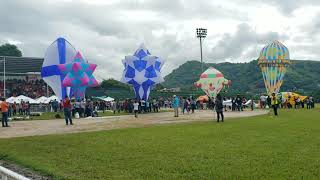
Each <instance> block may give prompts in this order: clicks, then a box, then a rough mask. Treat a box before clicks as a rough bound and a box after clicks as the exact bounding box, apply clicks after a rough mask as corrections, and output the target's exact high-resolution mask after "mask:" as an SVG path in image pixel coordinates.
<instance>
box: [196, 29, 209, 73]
mask: <svg viewBox="0 0 320 180" xmlns="http://www.w3.org/2000/svg"><path fill="white" fill-rule="evenodd" d="M196 32H197V38H199V39H200V58H201V73H202V72H203V63H202V39H204V38H205V37H206V36H207V29H204V28H197V30H196Z"/></svg>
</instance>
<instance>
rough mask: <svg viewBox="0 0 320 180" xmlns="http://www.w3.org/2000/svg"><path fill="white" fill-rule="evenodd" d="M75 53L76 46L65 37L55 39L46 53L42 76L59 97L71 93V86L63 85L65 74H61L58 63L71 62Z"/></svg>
mask: <svg viewBox="0 0 320 180" xmlns="http://www.w3.org/2000/svg"><path fill="white" fill-rule="evenodd" d="M75 55H76V50H75V48H74V47H73V46H72V45H71V44H70V43H69V42H68V41H67V40H66V39H64V38H58V39H57V40H55V41H54V42H53V43H52V44H51V45H50V46H49V47H48V48H47V51H46V53H45V56H44V61H43V65H42V70H41V76H42V79H43V80H44V81H45V82H46V83H47V84H48V85H49V86H50V87H51V89H52V90H53V92H54V93H55V95H56V96H57V97H58V98H59V99H63V98H64V96H65V95H69V93H70V88H67V87H64V86H63V85H62V81H63V79H64V77H65V75H63V74H61V72H60V70H59V68H58V65H60V64H65V63H70V62H71V61H72V60H73V57H74V56H75Z"/></svg>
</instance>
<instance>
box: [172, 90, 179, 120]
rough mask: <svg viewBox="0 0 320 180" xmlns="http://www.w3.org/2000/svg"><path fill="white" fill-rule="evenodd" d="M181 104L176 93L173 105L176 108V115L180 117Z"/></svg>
mask: <svg viewBox="0 0 320 180" xmlns="http://www.w3.org/2000/svg"><path fill="white" fill-rule="evenodd" d="M179 106H180V99H179V97H178V96H176V95H173V100H172V107H173V109H174V117H179Z"/></svg>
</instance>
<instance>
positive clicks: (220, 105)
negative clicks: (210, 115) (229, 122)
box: [215, 94, 224, 122]
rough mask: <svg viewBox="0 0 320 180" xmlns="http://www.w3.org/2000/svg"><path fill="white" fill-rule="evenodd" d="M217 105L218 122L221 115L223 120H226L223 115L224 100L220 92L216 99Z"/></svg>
mask: <svg viewBox="0 0 320 180" xmlns="http://www.w3.org/2000/svg"><path fill="white" fill-rule="evenodd" d="M215 106H216V112H217V122H219V120H220V116H221V122H223V120H224V116H223V100H222V97H221V95H220V94H218V95H217V98H216V101H215Z"/></svg>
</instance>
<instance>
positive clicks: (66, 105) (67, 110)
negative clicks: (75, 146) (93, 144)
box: [62, 96, 73, 125]
mask: <svg viewBox="0 0 320 180" xmlns="http://www.w3.org/2000/svg"><path fill="white" fill-rule="evenodd" d="M62 103H63V110H64V119H65V120H66V125H68V124H69V123H70V125H73V123H72V118H71V110H72V106H71V101H70V99H69V97H68V96H65V98H64V100H63V102H62Z"/></svg>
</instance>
